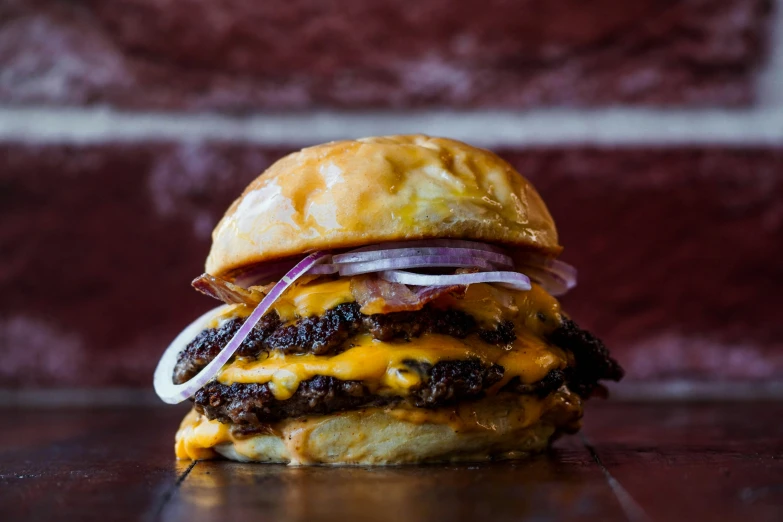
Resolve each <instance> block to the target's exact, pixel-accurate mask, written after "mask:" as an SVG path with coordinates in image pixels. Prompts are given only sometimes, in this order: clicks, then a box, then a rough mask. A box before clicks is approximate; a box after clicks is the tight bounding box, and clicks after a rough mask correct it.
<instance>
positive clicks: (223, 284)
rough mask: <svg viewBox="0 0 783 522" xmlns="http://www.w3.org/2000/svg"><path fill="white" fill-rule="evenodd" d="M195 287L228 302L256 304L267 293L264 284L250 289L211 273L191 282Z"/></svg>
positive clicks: (205, 293)
mask: <svg viewBox="0 0 783 522" xmlns="http://www.w3.org/2000/svg"><path fill="white" fill-rule="evenodd" d="M190 284H191V285H192V286H193V288H195V289H196V290H198V291H199V292H201V293H202V294H204V295H208V296H209V297H212V298H213V299H217V300H218V301H223V302H224V303H226V304H246V305H250V306H255V305H257V304H258V303H260V302H261V299H263V298H264V296H265V295H266V293H267V289H266V288H265V287H262V286H251V287H250V288H249V289H247V288H242V287H241V286H237V285H235V284H234V283H230V282H228V281H226V280H225V279H221V278H219V277H215V276H213V275H209V274H201V275H200V276H198V277H197V278H196V279H194V280H193V282H192V283H190Z"/></svg>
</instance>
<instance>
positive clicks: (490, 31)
mask: <svg viewBox="0 0 783 522" xmlns="http://www.w3.org/2000/svg"><path fill="white" fill-rule="evenodd" d="M769 6H770V0H637V1H635V2H628V1H625V0H595V1H592V2H581V1H576V0H549V1H548V2H539V1H536V0H522V1H519V2H507V1H505V0H465V1H461V2H450V1H447V0H426V1H419V2H402V1H400V0H380V1H374V2H367V1H365V0H341V1H339V2H331V3H324V2H321V1H319V0H287V1H277V2H248V1H240V0H234V1H228V2H210V1H207V0H188V1H185V0H183V1H179V2H168V1H163V0H118V1H114V2H105V1H94V0H93V1H89V2H78V3H77V2H62V1H57V0H8V1H6V2H4V3H3V5H2V6H0V65H1V66H2V69H3V74H2V75H0V101H2V102H5V103H8V102H13V103H32V102H47V103H65V104H85V103H109V104H116V105H120V106H124V107H145V108H165V109H187V108H189V109H194V108H195V109H224V110H236V111H240V110H249V109H257V108H264V109H270V108H271V109H283V108H308V107H320V106H331V107H369V106H373V107H403V106H456V107H532V106H539V105H600V104H606V103H617V102H619V103H632V104H635V103H651V104H664V105H670V104H687V105H708V104H710V105H711V104H726V105H734V104H743V103H747V102H749V101H751V100H752V97H753V78H754V73H755V71H756V70H757V68H758V65H759V64H760V63H761V62H762V60H763V57H764V54H765V53H764V47H765V40H766V38H765V34H766V29H767V26H766V23H765V22H766V20H767V19H768V18H769V11H770V8H769Z"/></svg>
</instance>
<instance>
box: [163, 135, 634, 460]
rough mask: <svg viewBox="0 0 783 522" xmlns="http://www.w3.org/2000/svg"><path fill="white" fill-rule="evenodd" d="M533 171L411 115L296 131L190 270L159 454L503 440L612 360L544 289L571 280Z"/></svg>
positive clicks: (532, 439) (450, 451)
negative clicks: (191, 300)
mask: <svg viewBox="0 0 783 522" xmlns="http://www.w3.org/2000/svg"><path fill="white" fill-rule="evenodd" d="M561 251H562V247H561V246H560V244H559V243H558V236H557V230H556V229H555V224H554V221H553V220H552V217H551V216H550V214H549V212H548V210H547V208H546V205H545V204H544V202H543V200H542V199H541V197H540V196H539V195H538V193H537V192H536V190H535V189H534V188H533V186H532V185H531V184H530V183H529V182H528V181H527V180H526V179H525V178H524V177H522V175H520V174H519V173H518V172H517V171H515V170H514V168H513V167H512V166H511V165H509V164H508V163H507V162H505V161H504V160H502V159H501V158H500V157H498V156H497V155H495V154H493V153H491V152H489V151H486V150H483V149H479V148H475V147H471V146H469V145H466V144H464V143H461V142H458V141H454V140H450V139H443V138H431V137H427V136H422V135H412V136H388V137H373V138H364V139H359V140H351V141H340V142H333V143H327V144H324V145H319V146H315V147H310V148H306V149H303V150H301V151H299V152H296V153H293V154H291V155H289V156H286V157H285V158H283V159H281V160H279V161H278V162H276V163H275V164H273V165H272V166H271V167H270V168H269V169H268V170H267V171H266V172H264V173H263V174H262V175H261V176H259V177H258V178H257V179H256V180H254V181H253V182H252V183H251V184H250V185H249V186H248V187H247V189H245V191H244V192H243V193H242V195H241V196H240V197H239V198H238V199H237V200H236V201H234V203H233V204H232V205H231V207H230V208H229V209H228V211H227V212H226V214H225V216H224V217H223V219H222V220H221V221H220V222H219V223H218V225H217V227H216V228H215V230H214V232H213V234H212V247H211V250H210V252H209V256H208V258H207V261H206V271H205V273H204V274H202V275H201V276H199V277H198V278H196V279H195V280H194V281H193V286H194V287H195V288H196V290H199V291H200V292H202V293H204V294H207V295H209V296H211V297H214V298H215V299H218V300H219V301H222V302H223V304H222V305H221V306H219V307H217V308H215V309H213V310H210V311H209V312H207V313H206V314H204V315H203V316H201V317H200V318H198V319H196V320H195V321H194V322H193V323H192V324H191V325H189V326H188V327H187V328H185V330H184V331H183V332H182V333H180V334H179V335H178V336H177V338H176V339H175V340H174V341H173V342H172V343H171V345H170V346H169V347H168V349H167V350H166V351H165V353H164V354H163V356H162V358H161V360H160V362H159V364H158V367H157V369H156V372H155V389H156V392H157V393H158V395H159V396H160V397H161V398H162V399H163V400H164V401H165V402H168V403H179V402H184V401H188V400H189V401H190V402H192V405H193V407H192V410H191V411H190V412H189V413H188V414H187V416H186V417H185V419H184V420H183V421H182V424H181V426H180V428H179V431H178V432H177V434H176V444H175V451H176V456H177V457H178V458H181V459H205V458H212V457H219V456H222V457H224V458H228V459H233V460H238V461H252V462H269V463H287V464H290V465H308V464H331V465H390V464H410V463H423V462H446V461H483V460H488V459H510V458H522V457H524V456H527V455H529V454H531V453H535V452H540V451H542V450H544V449H546V448H547V447H548V445H549V444H551V442H552V441H553V440H555V439H556V438H557V437H559V436H560V435H562V434H565V433H574V432H576V431H577V430H578V429H579V427H580V421H581V418H582V403H583V401H584V400H585V399H587V398H588V397H590V396H591V395H593V394H596V393H597V392H598V393H600V392H603V391H605V389H604V388H603V386H602V385H601V384H600V381H602V380H607V379H608V380H614V381H617V380H620V378H621V377H622V375H623V370H622V369H621V368H620V366H619V365H618V364H617V362H616V361H615V360H614V359H612V358H611V357H610V355H609V353H608V351H607V350H606V348H605V346H604V345H603V343H602V342H601V341H600V340H599V339H598V338H596V337H595V336H593V335H592V334H591V333H589V332H587V331H585V330H582V329H581V328H580V327H579V326H578V325H577V324H576V323H575V322H574V321H573V320H572V319H571V318H569V317H568V315H566V313H565V312H564V311H563V310H562V309H561V307H560V304H559V302H558V300H557V296H559V295H561V294H563V293H565V292H566V291H568V290H569V289H570V288H572V287H573V286H574V285H575V283H576V271H575V270H574V269H573V268H572V267H571V266H569V265H567V264H565V263H564V262H562V261H560V260H558V259H557V258H558V256H559V255H560V253H561Z"/></svg>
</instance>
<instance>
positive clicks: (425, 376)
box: [194, 360, 503, 434]
mask: <svg viewBox="0 0 783 522" xmlns="http://www.w3.org/2000/svg"><path fill="white" fill-rule="evenodd" d="M405 364H406V365H407V366H408V367H409V371H412V372H416V373H419V374H420V375H421V377H422V383H421V384H420V385H419V386H417V387H415V388H413V389H411V392H410V395H409V396H408V397H405V398H403V397H384V396H380V395H376V394H373V393H371V392H370V390H369V389H368V388H367V387H366V386H365V385H364V384H362V383H361V382H359V381H341V380H339V379H335V378H333V377H327V376H323V375H318V376H316V377H313V378H312V379H309V380H307V381H303V382H302V383H300V384H299V387H298V388H297V390H296V392H295V393H294V394H293V396H292V397H291V398H289V399H286V400H283V401H281V400H277V399H275V397H274V395H273V394H272V392H271V391H270V389H269V385H268V384H240V383H234V384H231V385H225V384H220V383H219V382H215V381H213V382H210V383H209V384H207V385H206V386H204V387H203V388H201V389H200V390H199V391H198V392H197V393H196V396H195V398H194V401H195V405H196V410H198V411H199V412H200V413H202V414H204V415H206V416H207V418H209V419H217V420H219V421H220V422H223V423H231V424H233V425H234V427H235V432H236V433H239V434H243V433H247V434H249V433H256V432H258V431H259V430H264V429H265V428H266V425H267V424H268V423H271V422H274V421H278V420H281V419H285V418H289V417H299V416H302V415H323V414H326V413H331V412H335V411H342V410H350V409H357V408H363V407H370V406H384V405H387V404H390V403H394V402H399V401H402V400H407V401H409V402H410V403H412V404H413V405H414V406H417V407H428V408H436V407H439V406H445V405H447V404H452V403H455V402H458V401H461V400H468V399H475V398H478V397H480V396H481V395H482V394H483V392H484V390H485V389H487V388H489V387H490V386H492V385H493V384H495V383H496V382H498V381H499V380H500V379H501V378H502V377H503V368H502V367H500V366H498V365H496V364H494V365H491V366H489V367H485V366H484V365H482V364H481V362H479V361H477V360H465V361H441V362H439V363H437V364H435V365H434V366H431V365H422V364H420V363H419V362H417V361H406V362H405Z"/></svg>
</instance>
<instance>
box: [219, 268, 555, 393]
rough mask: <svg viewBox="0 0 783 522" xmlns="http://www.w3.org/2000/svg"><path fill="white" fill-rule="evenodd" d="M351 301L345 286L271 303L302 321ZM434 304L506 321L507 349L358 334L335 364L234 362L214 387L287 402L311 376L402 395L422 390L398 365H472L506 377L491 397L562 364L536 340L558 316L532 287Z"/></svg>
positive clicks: (312, 289)
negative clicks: (498, 369)
mask: <svg viewBox="0 0 783 522" xmlns="http://www.w3.org/2000/svg"><path fill="white" fill-rule="evenodd" d="M352 300H353V297H352V296H351V292H350V280H349V279H348V278H343V279H338V280H334V281H327V282H318V281H316V282H314V283H310V284H303V285H297V286H295V287H294V288H292V289H290V290H289V291H288V292H286V294H285V295H284V296H283V298H281V299H280V300H278V302H277V303H275V306H274V310H276V311H277V312H278V314H280V315H281V317H284V318H292V317H307V316H310V315H320V314H322V313H323V312H324V311H325V310H328V309H330V308H333V307H334V306H337V305H338V304H341V303H345V302H350V301H352ZM434 304H435V306H439V307H443V308H454V309H458V310H462V311H464V312H466V313H468V314H470V315H472V316H473V317H475V318H476V319H477V320H478V321H479V322H480V323H481V324H482V325H483V326H484V327H490V328H493V327H495V326H496V325H497V324H498V323H500V322H502V321H512V322H513V323H514V326H515V331H516V335H517V338H516V340H515V341H513V342H512V343H511V344H510V345H508V346H503V347H498V346H494V345H490V344H488V343H485V342H484V341H482V340H481V339H480V338H479V337H478V336H476V335H471V336H469V337H467V338H466V339H457V338H454V337H451V336H448V335H439V334H425V335H422V336H421V337H418V338H415V339H412V340H411V341H404V340H396V341H390V342H384V341H379V340H376V339H373V338H372V336H370V335H369V334H361V335H358V336H355V337H354V338H352V339H351V340H350V341H349V343H350V346H351V347H350V348H348V349H347V350H345V351H344V352H342V353H340V354H337V355H334V356H319V355H311V354H304V355H284V354H281V353H277V352H273V353H271V354H266V355H265V356H264V357H262V358H261V359H258V360H244V359H241V358H237V359H236V360H234V361H233V362H232V363H230V364H228V365H227V366H225V367H224V368H223V370H222V371H221V373H220V374H219V375H218V380H219V381H220V382H221V383H223V384H226V385H229V384H232V383H269V387H270V390H271V391H272V393H273V394H274V396H275V398H277V399H278V400H286V399H288V398H290V397H291V396H292V395H293V394H294V393H295V392H296V390H297V388H298V387H299V384H300V383H301V382H302V381H305V380H308V379H311V378H313V377H315V376H316V375H325V376H329V377H334V378H337V379H341V380H358V381H362V382H363V383H364V384H365V385H366V386H368V387H369V388H370V390H371V391H372V392H373V393H380V394H386V395H405V394H406V392H407V391H408V390H409V389H410V388H412V387H414V386H417V385H419V384H420V382H421V377H420V375H419V374H418V373H417V372H415V371H413V370H412V369H411V368H409V367H408V365H406V364H405V361H410V360H413V361H417V362H421V363H427V364H430V365H434V364H437V363H438V362H440V361H448V360H464V359H469V358H478V359H479V360H481V361H482V362H483V363H485V364H492V363H495V364H499V365H501V366H503V368H504V370H505V371H504V376H503V380H502V381H501V382H500V383H498V384H497V385H496V386H495V387H494V388H493V390H497V389H499V388H501V387H502V386H503V385H504V384H506V383H508V382H509V381H510V380H511V379H514V378H516V377H519V379H520V380H521V381H522V382H523V383H526V384H529V383H534V382H536V381H538V380H540V379H542V378H544V376H546V374H547V373H549V372H550V371H551V370H555V369H562V368H564V367H565V366H566V365H567V364H568V359H567V355H566V354H565V353H564V352H563V351H562V350H560V349H559V348H557V347H554V346H550V345H549V344H547V343H546V342H545V341H544V340H543V338H544V336H545V334H546V332H547V331H548V330H549V329H550V328H552V327H553V326H554V325H555V324H557V322H559V314H560V308H559V304H558V302H557V300H556V299H554V298H553V297H551V296H550V295H549V294H547V293H546V292H545V291H544V290H543V289H541V288H540V287H539V286H538V285H533V289H532V290H530V291H528V292H516V291H512V290H506V289H502V288H497V287H493V286H491V285H486V284H476V285H471V286H470V287H469V288H468V290H467V292H466V294H465V296H464V298H461V299H458V298H455V297H451V296H447V297H444V298H441V299H439V300H438V301H436V302H435V303H434ZM242 308H244V309H242ZM247 308H248V307H237V308H236V309H235V310H234V311H232V312H228V313H229V314H231V313H233V314H239V313H243V314H244V313H247V312H248V310H247ZM490 391H492V390H490Z"/></svg>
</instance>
